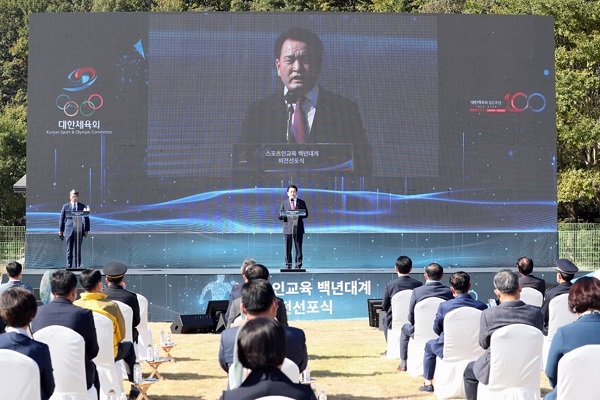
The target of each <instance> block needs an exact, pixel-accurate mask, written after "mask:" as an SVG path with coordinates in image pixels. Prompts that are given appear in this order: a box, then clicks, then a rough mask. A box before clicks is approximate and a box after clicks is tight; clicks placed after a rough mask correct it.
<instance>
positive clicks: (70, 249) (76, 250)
mask: <svg viewBox="0 0 600 400" xmlns="http://www.w3.org/2000/svg"><path fill="white" fill-rule="evenodd" d="M65 239H66V241H67V268H79V267H81V243H82V242H83V235H81V236H80V238H79V246H77V231H73V233H72V234H71V236H69V237H68V238H65ZM75 256H76V257H75ZM74 257H75V263H73V258H74Z"/></svg>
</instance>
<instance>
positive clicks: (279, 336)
mask: <svg viewBox="0 0 600 400" xmlns="http://www.w3.org/2000/svg"><path fill="white" fill-rule="evenodd" d="M237 346H238V358H239V360H240V362H241V363H242V365H243V366H244V367H245V368H249V369H257V368H268V367H275V368H278V367H280V366H281V364H283V360H284V359H285V355H286V353H287V339H286V336H285V330H284V329H283V326H281V324H280V323H279V322H278V321H277V320H276V319H273V318H255V319H253V320H249V321H247V322H246V323H245V324H244V325H242V327H241V328H240V331H239V333H238V338H237Z"/></svg>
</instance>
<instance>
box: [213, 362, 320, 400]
mask: <svg viewBox="0 0 600 400" xmlns="http://www.w3.org/2000/svg"><path fill="white" fill-rule="evenodd" d="M266 396H285V397H289V398H292V399H297V400H316V397H315V394H314V392H313V391H312V389H311V388H310V386H309V385H302V384H299V383H293V382H292V381H290V380H289V378H288V377H287V376H285V374H284V373H283V372H281V371H280V370H279V369H278V368H264V369H263V368H261V369H258V370H253V371H252V372H250V375H248V377H247V378H246V379H245V380H244V382H243V383H242V385H241V386H240V387H239V388H237V389H233V390H228V391H225V392H223V395H222V396H221V400H230V399H231V400H255V399H258V398H262V397H266Z"/></svg>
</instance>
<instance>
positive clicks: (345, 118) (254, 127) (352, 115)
mask: <svg viewBox="0 0 600 400" xmlns="http://www.w3.org/2000/svg"><path fill="white" fill-rule="evenodd" d="M288 107H289V106H288V105H287V104H286V101H285V99H284V96H283V91H280V92H278V93H276V94H274V95H271V96H269V97H266V98H264V99H262V100H259V101H257V102H256V103H253V104H251V105H250V106H249V107H248V110H247V112H246V117H245V119H244V122H243V123H242V130H241V135H240V140H239V143H286V142H288V140H287V139H288V138H287V137H286V132H287V123H288ZM289 143H294V137H293V135H291V134H290V138H289ZM307 143H350V144H352V145H353V146H352V148H353V150H352V151H353V159H354V172H355V173H356V174H357V175H359V176H371V174H372V172H373V155H372V150H371V145H370V144H369V139H368V138H367V135H366V133H365V129H364V127H363V123H362V118H361V116H360V111H359V109H358V106H357V105H356V103H355V102H353V101H352V100H350V99H347V98H346V97H343V96H340V95H338V94H336V93H333V92H330V91H328V90H325V89H323V88H322V87H320V86H319V97H318V101H317V106H316V112H315V117H314V120H313V123H312V127H311V129H310V133H309V136H308V139H307Z"/></svg>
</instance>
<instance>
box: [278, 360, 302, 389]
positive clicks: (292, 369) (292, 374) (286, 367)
mask: <svg viewBox="0 0 600 400" xmlns="http://www.w3.org/2000/svg"><path fill="white" fill-rule="evenodd" d="M281 372H283V373H284V374H285V376H287V377H288V378H289V379H290V381H292V382H294V383H300V369H299V368H298V365H297V364H296V363H295V362H293V361H292V360H290V359H289V358H287V357H286V358H285V359H284V360H283V364H281Z"/></svg>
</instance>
